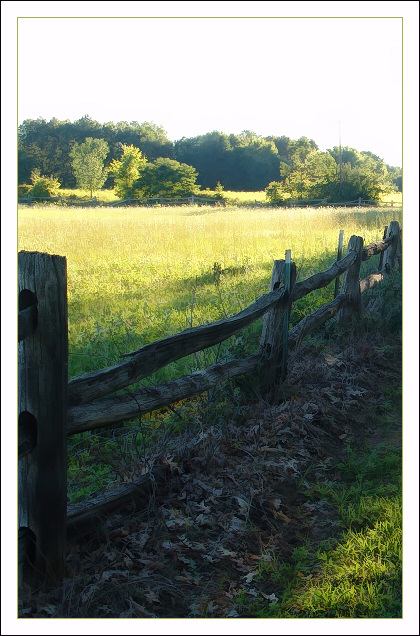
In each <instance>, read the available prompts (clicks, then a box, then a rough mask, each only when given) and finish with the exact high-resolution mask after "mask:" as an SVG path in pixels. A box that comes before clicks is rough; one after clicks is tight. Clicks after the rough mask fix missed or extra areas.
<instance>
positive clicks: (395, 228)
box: [381, 221, 402, 274]
mask: <svg viewBox="0 0 420 636" xmlns="http://www.w3.org/2000/svg"><path fill="white" fill-rule="evenodd" d="M387 238H388V239H391V245H390V247H388V249H387V250H386V252H385V254H384V258H383V261H382V269H381V271H382V272H384V273H386V274H388V273H389V272H390V271H391V269H393V268H395V269H398V270H399V271H402V257H401V256H402V254H401V234H400V226H399V223H398V221H391V223H390V224H389V228H388V233H387Z"/></svg>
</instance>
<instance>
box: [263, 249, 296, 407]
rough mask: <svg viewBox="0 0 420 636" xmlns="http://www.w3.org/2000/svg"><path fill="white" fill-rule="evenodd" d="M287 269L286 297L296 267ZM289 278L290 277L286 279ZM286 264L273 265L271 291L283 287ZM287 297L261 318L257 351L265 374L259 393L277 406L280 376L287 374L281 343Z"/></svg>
mask: <svg viewBox="0 0 420 636" xmlns="http://www.w3.org/2000/svg"><path fill="white" fill-rule="evenodd" d="M289 265H290V280H289V281H288V283H289V284H288V285H286V284H285V287H287V286H288V287H289V289H288V296H290V290H292V289H293V287H294V284H295V281H296V265H295V263H293V262H290V263H289ZM288 278H289V276H288ZM285 279H286V261H284V260H276V261H274V265H273V271H272V274H271V281H270V291H274V290H275V289H278V288H279V287H280V286H281V284H282V283H286V282H287V281H286V280H285ZM288 296H287V297H286V299H285V300H283V301H281V302H280V303H279V304H278V305H277V306H275V307H273V308H272V309H270V310H269V311H267V312H266V313H265V314H264V319H263V327H262V333H261V339H260V350H261V351H262V352H263V354H265V358H264V372H263V377H262V379H261V392H262V393H263V395H265V396H266V398H267V399H268V400H269V401H270V402H276V400H277V397H278V392H279V388H280V384H281V382H282V381H283V380H284V377H282V375H283V374H284V373H285V370H286V361H284V360H283V355H282V354H283V342H284V339H285V331H286V329H288V325H289V316H290V302H289V301H288Z"/></svg>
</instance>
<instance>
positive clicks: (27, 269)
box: [18, 252, 68, 585]
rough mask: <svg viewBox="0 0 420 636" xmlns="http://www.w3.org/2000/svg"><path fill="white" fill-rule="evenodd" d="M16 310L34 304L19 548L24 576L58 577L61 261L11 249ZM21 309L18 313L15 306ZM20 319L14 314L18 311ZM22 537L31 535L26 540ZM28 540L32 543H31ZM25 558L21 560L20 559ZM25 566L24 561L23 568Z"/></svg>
mask: <svg viewBox="0 0 420 636" xmlns="http://www.w3.org/2000/svg"><path fill="white" fill-rule="evenodd" d="M18 285H19V309H20V310H24V309H28V306H30V305H36V323H35V321H34V323H33V325H32V326H33V329H32V330H31V332H29V331H28V328H26V329H25V330H24V331H22V332H21V337H22V339H21V341H20V342H19V358H18V373H19V391H18V402H19V404H18V408H19V422H18V427H19V456H20V459H19V476H18V480H19V481H18V512H19V548H21V543H22V542H23V541H24V540H25V541H26V543H27V544H28V545H29V544H31V545H32V547H33V553H32V557H31V555H30V554H28V551H27V550H26V549H25V547H23V548H22V550H21V549H19V553H22V557H23V554H25V557H24V558H25V560H26V565H25V568H24V569H23V577H24V580H23V581H21V582H20V583H23V582H26V583H28V584H29V585H35V584H38V583H40V582H42V581H46V582H48V581H49V582H53V581H57V580H60V579H61V578H62V577H63V575H64V555H65V540H66V510H67V383H68V373H67V364H68V332H67V275H66V259H65V258H64V257H62V256H51V255H48V254H41V253H37V252H19V256H18ZM20 313H22V312H20ZM19 318H20V316H19ZM28 537H29V538H31V541H29V543H28ZM33 543H35V546H33ZM28 561H29V564H28ZM28 565H29V567H28Z"/></svg>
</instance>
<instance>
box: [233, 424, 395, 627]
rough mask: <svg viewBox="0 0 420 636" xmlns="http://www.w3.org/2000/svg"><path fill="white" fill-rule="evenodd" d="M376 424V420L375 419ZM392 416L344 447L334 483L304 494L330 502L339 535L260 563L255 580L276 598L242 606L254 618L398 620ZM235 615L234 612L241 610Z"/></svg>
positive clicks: (245, 602) (393, 426) (317, 485)
mask: <svg viewBox="0 0 420 636" xmlns="http://www.w3.org/2000/svg"><path fill="white" fill-rule="evenodd" d="M378 425H380V423H379V422H378ZM399 430H400V429H399V428H398V425H396V424H395V420H393V421H392V422H391V423H388V430H384V435H383V442H382V443H380V444H379V445H377V446H376V447H372V446H370V445H365V447H364V448H349V449H348V458H347V460H346V462H344V463H343V464H341V465H338V466H337V468H338V469H340V472H341V481H340V482H335V483H334V482H331V483H327V484H316V485H315V486H314V487H313V488H312V489H311V490H310V491H309V492H308V493H307V494H309V495H310V496H311V497H312V498H313V499H314V501H319V500H323V501H327V502H329V503H330V504H332V505H333V506H334V507H335V508H336V510H337V512H338V513H339V516H340V519H341V525H342V528H343V535H342V537H341V538H340V539H338V540H337V539H335V540H333V541H332V540H327V541H324V542H322V543H321V544H320V545H318V546H316V545H314V544H313V543H311V542H309V541H306V542H304V543H303V545H302V546H300V547H299V548H296V549H295V550H294V552H293V555H292V557H291V559H290V560H289V561H288V562H286V563H284V562H280V561H279V560H276V559H275V558H274V559H271V561H269V562H265V563H262V565H261V572H260V579H261V580H263V581H265V582H266V584H267V585H270V586H271V587H270V589H272V590H273V592H274V595H275V597H276V598H277V602H276V603H272V604H271V605H270V606H268V607H267V603H266V602H265V603H264V602H261V601H259V602H253V603H251V604H250V603H249V602H247V601H246V598H245V597H244V599H243V613H245V614H246V615H247V616H250V615H252V616H256V617H259V618H400V617H401V616H402V607H401V603H402V499H401V485H402V483H401V482H402V472H401V470H402V467H401V441H400V440H398V431H399ZM241 615H242V614H241Z"/></svg>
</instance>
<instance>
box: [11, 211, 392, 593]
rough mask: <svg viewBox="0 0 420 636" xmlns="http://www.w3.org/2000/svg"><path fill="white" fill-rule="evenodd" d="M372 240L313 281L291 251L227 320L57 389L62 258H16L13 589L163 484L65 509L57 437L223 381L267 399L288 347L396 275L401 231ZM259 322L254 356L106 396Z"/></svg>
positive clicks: (62, 333) (59, 563)
mask: <svg viewBox="0 0 420 636" xmlns="http://www.w3.org/2000/svg"><path fill="white" fill-rule="evenodd" d="M385 230H386V231H385V234H384V238H383V240H382V241H379V242H377V243H371V244H370V245H367V246H363V239H362V238H361V237H358V236H352V237H351V238H350V241H349V244H348V248H347V253H346V255H345V256H344V258H341V247H342V233H341V232H340V240H339V249H338V257H337V261H336V262H334V263H333V265H332V266H331V267H330V268H329V269H327V270H326V271H324V272H319V273H317V274H314V275H313V276H310V277H309V278H307V279H306V280H303V281H300V282H296V267H295V264H294V263H293V262H292V261H291V258H290V251H289V250H288V252H286V259H285V260H278V261H275V262H274V267H273V272H272V277H271V282H270V290H269V292H268V293H267V294H264V295H263V296H261V297H260V298H258V299H257V300H256V301H255V302H254V303H252V304H251V305H249V306H248V307H247V308H246V309H244V310H242V311H241V312H239V313H238V314H236V315H234V316H232V317H230V318H226V319H224V320H219V321H216V322H213V323H211V324H206V325H202V326H200V327H194V328H190V329H186V330H185V331H183V332H181V333H178V334H176V335H173V336H169V337H167V338H164V339H163V340H159V341H157V342H154V343H151V344H148V345H146V346H144V347H142V348H141V349H139V350H137V351H133V352H131V353H127V354H125V355H124V356H123V360H122V361H121V362H118V363H117V364H114V365H113V366H110V367H107V368H104V369H100V370H98V371H92V372H90V373H86V374H84V375H81V376H78V377H75V378H72V379H71V380H70V382H68V379H67V363H68V340H67V281H66V259H65V257H61V256H51V255H48V254H40V253H37V252H20V253H19V259H18V267H19V320H18V339H19V396H18V400H19V420H18V435H19V493H18V494H19V497H18V501H19V561H20V567H19V571H20V582H21V583H22V582H26V583H28V584H29V585H33V584H35V582H39V581H40V580H60V579H61V578H62V577H63V574H64V557H65V546H66V535H67V534H71V533H72V532H74V531H77V532H80V531H83V529H84V528H85V527H86V526H87V525H89V524H91V523H92V522H93V521H95V519H97V518H98V517H101V516H103V515H104V514H105V513H106V512H107V511H108V510H110V509H111V508H113V507H116V506H121V505H123V504H124V503H125V502H127V501H128V500H131V499H132V498H139V497H142V496H144V495H145V494H147V493H148V492H150V489H152V488H153V487H154V486H155V484H156V482H159V480H163V479H165V478H166V468H165V466H161V467H158V468H156V469H153V471H152V472H150V473H148V474H146V475H144V476H142V477H141V478H140V479H138V480H136V481H135V482H133V483H126V484H123V485H121V486H119V487H118V488H116V489H115V490H113V491H112V492H110V493H104V494H103V495H100V496H99V497H96V498H95V499H92V500H91V501H89V502H87V503H83V504H75V505H72V506H67V437H68V436H69V435H74V434H77V433H81V432H83V431H89V430H92V429H97V428H100V427H106V426H109V425H112V424H117V423H120V422H123V421H125V420H129V419H132V418H136V417H138V416H139V415H141V414H144V413H148V412H150V411H153V410H155V409H158V408H161V407H163V406H166V405H169V404H171V403H174V402H177V401H179V400H182V399H184V398H187V397H190V396H192V395H195V394H198V393H201V392H203V391H206V390H209V389H210V388H212V387H214V386H215V385H216V384H218V383H219V382H222V381H224V380H227V379H229V378H232V377H235V376H238V375H242V374H248V373H251V372H252V373H255V372H256V371H257V374H256V377H257V378H259V382H260V390H261V392H262V393H263V394H264V395H265V396H266V398H267V399H268V400H271V401H274V402H275V401H276V400H277V398H278V391H279V386H280V384H281V382H282V380H283V379H284V378H285V376H286V373H287V366H286V363H287V351H288V347H295V346H298V345H299V343H300V342H301V340H302V338H303V337H304V336H305V335H306V334H308V333H310V332H311V331H313V329H315V328H316V327H319V326H320V325H322V324H323V323H324V322H325V321H326V320H328V319H330V318H331V317H333V316H335V315H337V314H338V315H339V316H340V315H341V317H342V319H343V320H347V319H348V316H349V315H351V314H352V312H355V311H360V309H361V298H360V295H361V293H362V292H363V291H365V290H366V289H368V288H370V287H371V286H372V285H374V284H375V283H376V282H378V281H380V280H381V279H382V278H383V276H384V275H385V274H386V273H387V272H389V271H390V269H391V268H392V267H396V268H397V269H400V270H401V231H400V228H399V225H398V223H397V222H396V221H393V222H392V223H391V224H390V226H389V228H385ZM375 254H380V263H379V271H378V273H376V274H371V275H370V276H368V277H367V278H365V279H364V280H362V281H360V280H359V271H360V265H361V262H362V261H364V260H367V259H369V258H371V257H372V256H374V255H375ZM340 276H342V277H343V278H342V284H341V290H340V293H338V290H337V289H336V292H335V298H334V299H333V300H332V302H330V303H328V304H326V305H324V306H323V307H321V308H320V309H318V310H317V311H315V312H314V313H313V314H311V315H309V316H307V317H305V318H304V319H303V320H301V321H300V322H299V323H298V324H297V325H296V326H295V327H294V328H293V329H291V330H289V329H288V325H289V313H290V307H291V304H292V303H293V302H294V301H296V300H298V299H299V298H302V297H303V296H306V295H307V294H309V293H310V292H311V291H313V290H315V289H320V288H322V287H325V286H327V285H328V284H329V283H330V282H331V281H333V280H335V279H337V278H338V277H340ZM261 316H264V318H263V328H262V334H261V340H260V348H259V352H258V353H257V354H254V355H252V356H250V357H248V358H245V359H241V360H230V361H228V362H223V363H218V364H214V365H212V366H210V367H208V368H206V369H204V370H202V371H197V372H195V373H192V374H190V375H186V376H183V377H181V378H178V379H177V380H172V381H170V382H166V383H164V384H160V385H153V386H149V387H144V388H142V389H140V390H137V391H136V392H135V393H128V392H127V393H126V394H123V395H110V394H113V393H114V392H115V391H118V390H120V389H124V388H126V387H129V386H130V385H132V384H133V383H134V382H137V381H139V380H141V379H143V378H146V377H148V376H149V375H151V374H152V373H153V372H155V371H157V370H158V369H160V368H162V367H163V366H165V365H167V364H169V363H170V362H173V361H174V360H178V359H179V358H182V357H184V356H186V355H189V354H191V353H195V352H197V351H200V350H202V349H206V348H208V347H211V346H213V345H216V344H218V343H220V342H223V341H224V340H226V339H227V338H229V337H230V336H232V335H234V334H236V333H238V332H239V331H241V330H242V329H244V328H245V327H247V326H248V325H250V324H252V323H253V322H254V321H255V320H257V319H258V318H260V317H261Z"/></svg>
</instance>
